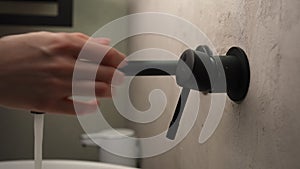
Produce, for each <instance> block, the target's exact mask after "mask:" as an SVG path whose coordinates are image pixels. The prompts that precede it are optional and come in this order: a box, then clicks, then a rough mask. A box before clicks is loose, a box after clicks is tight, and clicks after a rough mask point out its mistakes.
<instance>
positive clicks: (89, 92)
mask: <svg viewBox="0 0 300 169" xmlns="http://www.w3.org/2000/svg"><path fill="white" fill-rule="evenodd" d="M94 89H95V90H94ZM66 95H73V96H74V95H75V96H95V95H96V96H97V97H111V96H112V86H111V85H109V84H107V83H103V82H91V81H77V82H74V83H73V91H72V93H67V94H66Z"/></svg>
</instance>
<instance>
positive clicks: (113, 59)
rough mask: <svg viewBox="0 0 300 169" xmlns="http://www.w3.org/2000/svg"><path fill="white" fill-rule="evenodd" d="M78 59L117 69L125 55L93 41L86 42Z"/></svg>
mask: <svg viewBox="0 0 300 169" xmlns="http://www.w3.org/2000/svg"><path fill="white" fill-rule="evenodd" d="M80 59H84V60H89V61H92V62H95V63H100V64H101V65H106V66H112V67H114V68H117V67H118V66H119V64H120V63H121V62H122V61H123V60H124V59H125V55H124V54H122V53H120V52H118V51H117V50H116V49H114V48H111V47H109V46H105V45H101V44H99V43H96V42H94V41H87V43H86V45H85V47H84V48H83V49H82V51H81V53H80Z"/></svg>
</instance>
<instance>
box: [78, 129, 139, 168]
mask: <svg viewBox="0 0 300 169" xmlns="http://www.w3.org/2000/svg"><path fill="white" fill-rule="evenodd" d="M134 136H135V132H134V131H133V130H131V129H125V128H118V129H105V130H102V131H101V132H99V133H92V134H89V135H87V134H83V135H82V139H81V143H82V145H84V146H98V145H97V144H96V143H95V142H99V143H100V142H101V143H102V144H105V145H106V146H107V147H111V148H112V149H122V151H126V152H128V153H130V154H131V155H133V156H137V155H138V153H139V148H138V143H137V142H136V141H133V140H132V139H128V138H127V137H134ZM120 140H122V141H120ZM94 141H95V142H94ZM99 161H101V162H104V163H111V164H118V165H124V166H130V167H137V162H138V161H137V159H136V158H125V157H121V156H117V155H115V154H112V153H110V152H107V151H106V150H104V149H102V148H101V147H99Z"/></svg>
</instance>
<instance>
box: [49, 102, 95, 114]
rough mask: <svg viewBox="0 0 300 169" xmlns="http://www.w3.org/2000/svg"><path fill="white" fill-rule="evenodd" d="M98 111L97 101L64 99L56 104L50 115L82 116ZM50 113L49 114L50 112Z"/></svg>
mask: <svg viewBox="0 0 300 169" xmlns="http://www.w3.org/2000/svg"><path fill="white" fill-rule="evenodd" d="M97 109H98V104H97V101H96V100H94V101H89V102H81V101H76V100H71V99H67V98H66V99H64V100H62V101H60V102H58V103H57V104H56V106H55V108H54V109H53V110H52V113H58V114H69V115H76V114H77V115H83V114H88V113H94V112H96V111H97ZM50 113H51V112H50Z"/></svg>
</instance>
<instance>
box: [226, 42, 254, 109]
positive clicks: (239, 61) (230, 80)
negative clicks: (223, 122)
mask: <svg viewBox="0 0 300 169" xmlns="http://www.w3.org/2000/svg"><path fill="white" fill-rule="evenodd" d="M226 57H227V58H228V59H229V62H230V63H231V68H232V70H228V69H227V68H228V67H226V66H225V67H224V70H225V73H226V80H227V94H228V96H229V98H230V99H231V100H232V101H235V102H237V103H239V102H242V101H243V100H244V99H245V97H246V95H247V93H248V89H249V84H250V66H249V61H248V58H247V55H246V53H245V52H244V50H243V49H241V48H239V47H232V48H230V49H229V51H228V52H227V54H226ZM222 60H223V59H222Z"/></svg>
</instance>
